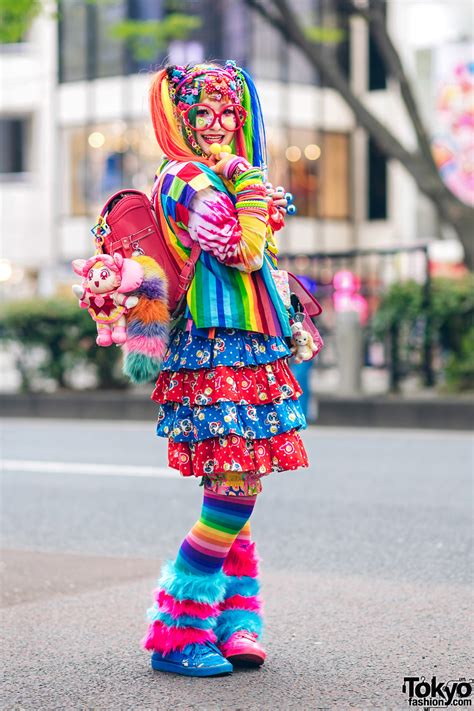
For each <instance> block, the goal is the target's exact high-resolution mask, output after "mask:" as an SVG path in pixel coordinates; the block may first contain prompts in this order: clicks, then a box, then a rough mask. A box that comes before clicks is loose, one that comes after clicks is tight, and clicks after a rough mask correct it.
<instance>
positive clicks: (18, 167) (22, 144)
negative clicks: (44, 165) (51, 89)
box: [0, 116, 29, 175]
mask: <svg viewBox="0 0 474 711" xmlns="http://www.w3.org/2000/svg"><path fill="white" fill-rule="evenodd" d="M28 123H29V122H28V119H27V118H24V117H22V118H18V117H16V118H13V117H5V116H3V117H1V118H0V173H1V174H3V175H12V174H13V175H14V174H19V173H26V172H27V170H28V168H27V165H26V148H27V140H28Z"/></svg>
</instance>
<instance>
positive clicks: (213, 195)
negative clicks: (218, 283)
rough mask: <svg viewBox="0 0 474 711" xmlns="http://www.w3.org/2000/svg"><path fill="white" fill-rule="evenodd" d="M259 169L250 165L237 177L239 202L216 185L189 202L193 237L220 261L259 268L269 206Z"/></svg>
mask: <svg viewBox="0 0 474 711" xmlns="http://www.w3.org/2000/svg"><path fill="white" fill-rule="evenodd" d="M260 175H261V173H260V171H257V169H254V168H251V169H249V170H248V171H246V172H245V173H242V175H241V176H239V178H238V179H237V180H236V183H235V192H236V198H237V201H236V204H235V205H234V203H233V202H232V200H231V199H230V197H229V196H228V195H227V194H226V193H224V192H219V191H218V190H216V189H214V188H206V189H205V190H200V191H199V193H197V194H196V195H195V196H194V197H193V199H192V201H191V203H190V205H189V222H188V230H189V235H190V237H191V239H193V240H195V241H197V242H199V244H200V245H201V247H202V249H203V250H205V251H206V252H210V253H211V254H213V255H214V256H215V257H216V258H217V259H218V260H219V261H220V262H223V263H224V264H226V265H227V266H231V267H235V268H236V269H239V270H241V271H245V272H252V271H255V270H257V269H260V267H261V266H262V262H263V253H264V249H265V241H266V233H267V220H268V209H267V203H266V200H265V197H264V196H265V187H264V185H263V179H261V178H260Z"/></svg>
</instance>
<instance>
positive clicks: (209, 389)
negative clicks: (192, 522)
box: [152, 329, 308, 494]
mask: <svg viewBox="0 0 474 711" xmlns="http://www.w3.org/2000/svg"><path fill="white" fill-rule="evenodd" d="M289 355H290V351H289V349H288V346H287V344H286V342H285V340H284V339H283V338H275V337H272V336H266V335H264V334H260V333H249V332H246V331H238V330H230V329H215V337H214V338H204V337H202V336H197V335H193V334H192V333H191V332H189V331H183V330H178V329H176V330H175V331H174V332H173V333H172V335H171V340H170V346H169V348H168V351H167V353H166V356H165V359H164V361H163V366H162V370H161V373H160V376H159V378H158V381H157V383H156V387H155V389H154V392H153V395H152V398H153V400H155V402H157V403H158V425H157V434H158V436H160V437H167V438H168V441H169V443H168V461H169V466H170V467H172V468H175V469H178V470H179V471H180V472H181V474H183V475H184V476H196V477H204V479H205V480H206V485H207V486H208V487H209V488H213V489H214V490H215V491H217V490H220V489H219V487H220V486H221V485H222V484H223V482H224V483H225V482H228V481H230V482H232V474H233V473H237V472H245V478H246V480H247V484H248V485H247V486H244V489H245V490H242V492H241V493H242V494H244V493H245V494H248V493H251V492H252V491H253V492H258V491H259V490H260V489H261V483H260V478H261V477H262V476H265V475H267V474H270V473H271V472H273V471H289V470H294V469H298V468H300V467H307V466H308V458H307V455H306V451H305V448H304V445H303V442H302V440H301V437H300V435H299V433H298V430H300V429H302V428H304V427H305V426H306V421H305V417H304V414H303V412H302V410H301V407H300V405H299V403H298V397H299V395H300V394H301V389H300V387H299V385H298V382H297V381H296V379H295V378H294V376H293V374H292V373H291V371H290V369H289V367H288V363H287V359H288V356H289ZM241 478H242V477H240V479H241ZM213 484H215V486H213Z"/></svg>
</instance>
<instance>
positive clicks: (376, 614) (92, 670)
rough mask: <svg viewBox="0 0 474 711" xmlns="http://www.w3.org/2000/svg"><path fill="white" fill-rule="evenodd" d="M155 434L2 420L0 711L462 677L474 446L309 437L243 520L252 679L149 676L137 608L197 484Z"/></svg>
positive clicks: (227, 698)
mask: <svg viewBox="0 0 474 711" xmlns="http://www.w3.org/2000/svg"><path fill="white" fill-rule="evenodd" d="M153 429H154V426H153V423H130V422H123V423H106V422H102V421H94V422H86V421H83V420H77V421H72V420H43V421H40V420H14V419H12V420H5V421H3V423H2V454H3V458H4V465H3V471H2V474H1V482H2V489H1V493H2V548H3V554H2V568H3V574H4V575H3V578H4V583H3V588H2V598H3V610H2V613H3V614H2V630H3V634H4V637H5V639H6V641H5V642H4V643H3V645H2V648H3V651H4V665H5V668H6V675H5V683H4V688H3V692H2V702H1V708H2V709H35V710H36V709H45V710H46V709H48V710H49V709H140V710H145V709H160V710H161V709H163V710H165V709H166V710H167V709H179V710H183V711H184V710H185V709H186V710H188V709H206V711H207V710H210V709H225V710H226V711H238V710H240V709H242V710H243V711H251V710H252V709H305V710H306V709H325V708H327V709H336V708H337V709H339V708H341V709H343V708H344V709H346V708H357V709H363V708H364V709H365V708H378V709H382V708H391V709H392V708H397V709H398V708H400V709H404V708H409V706H408V703H407V698H406V695H405V694H403V693H402V684H403V679H404V676H419V677H422V676H425V677H426V678H427V679H431V677H432V676H433V675H436V677H437V679H438V681H448V680H451V679H456V678H459V677H469V676H471V677H472V676H473V674H472V651H473V650H472V637H471V635H470V630H469V619H470V618H471V619H472V593H471V589H472V588H471V585H472V569H473V568H472V519H473V516H472V514H473V509H472V441H471V438H470V437H469V435H468V434H466V433H453V432H450V433H443V432H433V431H429V432H421V431H394V430H390V431H388V430H376V431H369V430H363V429H354V430H349V429H321V430H318V429H317V428H310V429H308V430H307V431H306V432H305V434H304V438H305V443H306V445H307V448H308V451H309V454H310V460H311V468H310V469H309V470H306V471H300V472H293V473H285V474H275V475H272V476H270V477H268V478H267V479H265V480H264V492H263V494H262V496H261V497H260V499H259V501H258V502H257V506H256V509H255V513H254V515H253V517H252V525H253V532H254V536H255V539H256V540H257V543H258V545H259V552H260V555H261V557H262V559H263V563H262V585H263V594H264V598H265V601H266V611H265V618H266V634H265V644H266V647H267V651H268V659H267V662H266V664H265V665H264V667H263V668H262V669H260V670H256V671H255V670H244V671H236V672H234V674H233V675H232V676H229V677H225V678H217V679H207V680H203V679H189V678H183V677H177V676H173V675H166V674H160V673H158V672H152V671H151V669H150V668H149V665H148V656H147V653H145V652H143V651H142V650H141V649H140V646H139V640H140V638H141V637H142V636H143V634H144V631H145V622H144V614H145V609H146V608H147V607H148V606H149V604H150V600H151V590H152V588H153V586H154V582H155V580H156V577H157V575H158V572H159V567H160V564H161V562H162V560H164V559H166V558H171V557H173V556H174V555H175V554H176V550H177V547H178V545H179V543H180V541H181V539H182V538H183V536H184V535H185V533H186V532H187V531H188V529H189V528H190V527H191V526H192V525H193V523H194V521H195V519H196V517H197V515H198V513H199V508H200V498H201V491H202V490H200V489H199V488H198V486H197V482H195V481H194V480H183V479H181V478H179V476H178V475H177V474H174V473H171V472H170V471H169V470H168V469H167V466H166V443H165V442H164V441H163V440H160V439H157V438H155V437H154V433H153Z"/></svg>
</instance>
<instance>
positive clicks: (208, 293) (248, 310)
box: [154, 161, 291, 337]
mask: <svg viewBox="0 0 474 711" xmlns="http://www.w3.org/2000/svg"><path fill="white" fill-rule="evenodd" d="M255 175H257V176H258V178H256V177H255ZM255 175H254V176H253V178H252V180H253V182H254V183H256V182H258V181H260V182H261V183H262V184H263V178H262V177H261V174H260V172H259V171H255ZM208 187H214V188H216V189H217V190H219V191H225V192H226V193H227V194H228V195H229V197H230V198H231V199H232V201H233V202H234V204H236V196H235V194H234V192H233V185H232V183H230V182H229V181H225V182H224V181H223V180H222V179H221V178H220V177H219V176H218V175H216V174H215V173H214V172H213V171H212V170H211V169H210V168H209V167H208V166H206V165H204V164H202V163H194V162H187V163H181V164H180V163H177V162H175V161H166V162H165V163H164V164H163V165H162V166H161V169H160V171H159V173H158V175H157V181H156V183H155V188H154V194H155V207H156V212H157V216H158V219H159V221H160V224H161V228H162V230H163V234H164V236H165V239H166V241H167V243H168V245H169V248H170V252H171V254H172V255H173V257H174V258H175V260H176V263H177V265H178V266H179V267H180V268H181V267H182V265H183V264H184V262H185V260H186V259H187V258H188V256H189V254H190V251H191V248H190V247H188V246H185V245H184V244H183V241H182V240H183V238H184V241H185V242H187V243H188V244H189V233H187V224H188V219H189V213H188V207H189V205H190V203H191V200H192V199H193V197H194V196H195V195H196V193H198V192H199V191H200V190H203V189H204V188H208ZM239 199H240V197H239ZM236 209H237V210H238V209H239V205H238V204H237V207H236ZM186 234H187V235H188V239H187V240H186V239H185V236H186ZM187 306H188V313H189V314H190V315H191V317H192V319H193V322H194V325H195V327H196V328H198V329H209V328H212V327H223V328H236V329H241V330H244V331H257V332H259V333H266V334H268V335H271V336H288V337H289V336H291V331H290V326H289V321H288V314H287V311H286V309H285V306H284V305H283V302H282V300H281V298H280V296H279V294H278V291H277V289H276V286H275V282H274V280H273V277H272V275H271V261H270V256H269V255H268V254H266V255H265V258H264V262H263V266H262V267H261V269H259V270H257V271H253V272H250V273H247V272H243V271H240V270H238V269H236V268H234V267H229V266H226V265H225V264H223V263H221V262H219V260H218V259H216V257H214V256H213V255H212V254H210V253H209V252H205V251H202V252H201V255H200V258H199V260H198V262H197V264H196V270H195V276H194V279H193V281H192V284H191V286H190V288H189V291H188V294H187Z"/></svg>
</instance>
